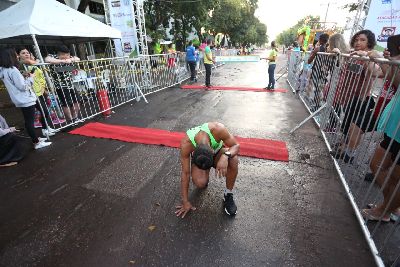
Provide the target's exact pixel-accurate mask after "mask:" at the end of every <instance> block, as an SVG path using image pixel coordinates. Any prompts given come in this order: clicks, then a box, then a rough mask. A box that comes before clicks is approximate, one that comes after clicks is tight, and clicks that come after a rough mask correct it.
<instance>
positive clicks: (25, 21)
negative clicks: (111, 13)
mask: <svg viewBox="0 0 400 267" xmlns="http://www.w3.org/2000/svg"><path fill="white" fill-rule="evenodd" d="M105 39H121V32H120V31H119V30H117V29H115V28H112V27H110V26H107V25H105V24H103V23H101V22H100V21H97V20H95V19H93V18H91V17H89V16H87V15H85V14H82V13H80V12H78V11H77V10H75V9H73V8H70V7H68V6H66V5H63V4H61V3H59V2H57V1H55V0H21V1H19V2H18V3H16V4H15V5H13V6H11V7H9V8H7V9H5V10H3V11H2V12H0V44H13V45H21V44H25V45H32V44H33V45H35V47H36V49H38V48H39V47H38V44H37V42H40V44H43V45H59V44H76V43H84V42H94V41H98V40H105Z"/></svg>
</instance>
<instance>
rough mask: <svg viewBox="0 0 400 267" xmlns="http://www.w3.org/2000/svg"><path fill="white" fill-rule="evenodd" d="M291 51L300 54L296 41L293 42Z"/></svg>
mask: <svg viewBox="0 0 400 267" xmlns="http://www.w3.org/2000/svg"><path fill="white" fill-rule="evenodd" d="M293 51H295V52H300V45H299V43H298V42H296V41H294V42H293Z"/></svg>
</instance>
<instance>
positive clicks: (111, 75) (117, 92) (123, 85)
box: [35, 50, 236, 130]
mask: <svg viewBox="0 0 400 267" xmlns="http://www.w3.org/2000/svg"><path fill="white" fill-rule="evenodd" d="M213 53H214V56H217V55H232V54H234V53H236V51H235V50H216V51H213ZM185 58H186V54H185V53H180V52H177V53H172V54H160V55H148V56H141V57H137V58H122V57H119V58H118V57H116V58H108V59H94V60H86V61H79V62H74V63H69V64H38V65H35V68H38V69H40V70H41V71H42V72H43V74H44V75H43V76H44V77H45V80H46V83H47V86H46V87H47V88H46V93H45V94H44V96H41V98H43V99H44V101H40V102H39V107H40V108H39V109H38V110H37V116H36V119H35V126H36V127H44V125H42V123H41V120H40V117H41V116H43V115H44V117H45V120H44V123H45V124H46V125H45V126H46V127H50V128H53V129H56V130H59V129H63V128H66V127H69V126H71V125H76V124H77V123H79V122H82V121H84V120H86V119H89V118H92V117H94V116H96V115H99V114H102V115H103V116H109V115H110V114H111V110H112V109H113V108H115V107H118V106H120V105H122V104H125V103H127V102H130V101H132V100H137V101H138V100H140V99H141V97H143V98H144V99H145V96H146V95H148V94H151V93H154V92H157V91H159V90H162V89H165V88H168V87H171V86H174V85H177V84H180V83H182V82H183V81H184V80H186V79H188V78H189V77H190V70H189V67H188V65H187V63H186V60H185ZM220 65H222V64H221V63H217V65H215V66H214V67H218V66H220ZM196 69H197V73H198V75H201V74H202V73H204V72H205V70H204V62H203V58H202V57H201V56H200V57H199V60H198V64H197V66H196ZM146 101H147V100H146Z"/></svg>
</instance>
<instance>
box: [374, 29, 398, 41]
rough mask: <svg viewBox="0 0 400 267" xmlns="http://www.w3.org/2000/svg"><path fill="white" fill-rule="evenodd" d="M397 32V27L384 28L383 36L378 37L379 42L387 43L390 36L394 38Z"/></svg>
mask: <svg viewBox="0 0 400 267" xmlns="http://www.w3.org/2000/svg"><path fill="white" fill-rule="evenodd" d="M395 32H396V27H383V28H382V31H381V34H380V35H378V41H379V42H387V39H388V38H389V37H390V36H393V35H394V34H395Z"/></svg>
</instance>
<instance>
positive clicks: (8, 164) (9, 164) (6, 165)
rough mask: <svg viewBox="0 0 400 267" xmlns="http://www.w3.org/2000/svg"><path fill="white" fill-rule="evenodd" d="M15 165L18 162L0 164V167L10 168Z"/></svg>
mask: <svg viewBox="0 0 400 267" xmlns="http://www.w3.org/2000/svg"><path fill="white" fill-rule="evenodd" d="M17 164H18V162H16V161H12V162H9V163H6V164H1V165H0V167H11V166H15V165H17Z"/></svg>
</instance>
